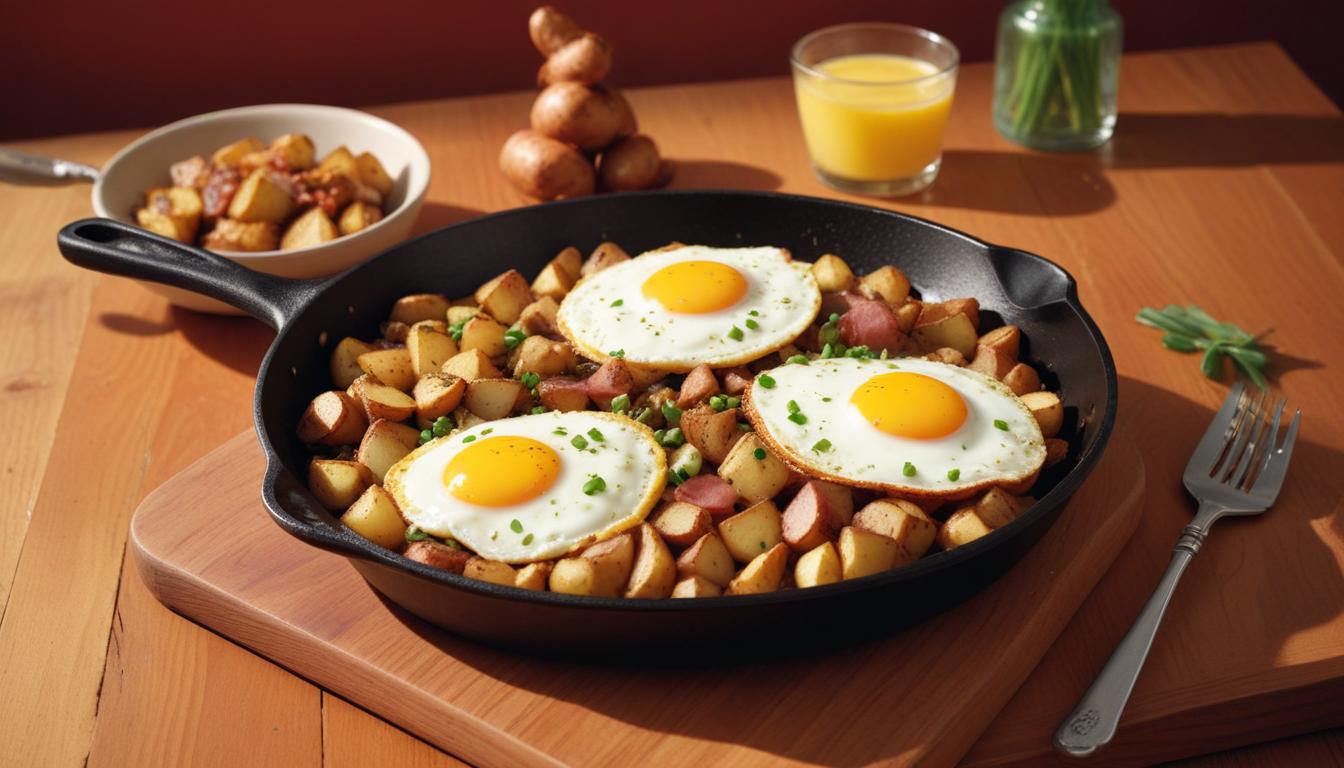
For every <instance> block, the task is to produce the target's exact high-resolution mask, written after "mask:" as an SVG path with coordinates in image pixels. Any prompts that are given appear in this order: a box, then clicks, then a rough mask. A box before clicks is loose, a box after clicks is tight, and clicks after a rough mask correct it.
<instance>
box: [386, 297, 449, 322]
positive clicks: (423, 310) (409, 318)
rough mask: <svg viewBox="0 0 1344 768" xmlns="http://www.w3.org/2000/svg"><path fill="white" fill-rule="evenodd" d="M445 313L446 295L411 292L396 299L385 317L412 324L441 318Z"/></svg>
mask: <svg viewBox="0 0 1344 768" xmlns="http://www.w3.org/2000/svg"><path fill="white" fill-rule="evenodd" d="M447 314H448V297H447V296H444V295H443V294H439V293H413V294H411V295H409V296H402V297H401V298H400V299H397V301H396V303H395V304H393V305H392V312H391V313H390V314H389V315H388V317H387V319H389V320H393V321H397V322H402V323H405V324H407V325H414V324H416V323H418V322H420V321H421V320H442V319H444V317H445V316H447ZM449 322H452V321H451V320H450V321H449Z"/></svg>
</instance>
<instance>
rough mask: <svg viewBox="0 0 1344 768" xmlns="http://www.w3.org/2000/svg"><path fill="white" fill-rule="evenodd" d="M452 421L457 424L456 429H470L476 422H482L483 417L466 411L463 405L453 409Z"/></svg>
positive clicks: (483, 420)
mask: <svg viewBox="0 0 1344 768" xmlns="http://www.w3.org/2000/svg"><path fill="white" fill-rule="evenodd" d="M453 423H454V424H456V425H457V428H458V429H471V428H472V427H474V426H476V425H477V424H484V423H485V419H482V418H481V417H480V416H477V415H476V414H474V413H472V412H471V411H468V410H467V409H466V407H465V406H464V407H460V408H458V409H457V410H456V411H453Z"/></svg>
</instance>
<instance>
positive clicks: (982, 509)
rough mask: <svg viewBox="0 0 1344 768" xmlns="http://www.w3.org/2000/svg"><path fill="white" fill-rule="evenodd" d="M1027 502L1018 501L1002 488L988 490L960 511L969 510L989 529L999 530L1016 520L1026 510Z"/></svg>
mask: <svg viewBox="0 0 1344 768" xmlns="http://www.w3.org/2000/svg"><path fill="white" fill-rule="evenodd" d="M1028 504H1029V501H1028V500H1026V499H1018V498H1016V497H1014V496H1012V495H1011V494H1009V493H1008V492H1006V491H1004V490H1003V489H1002V488H990V489H989V490H988V491H986V492H985V493H984V495H982V496H981V497H980V498H978V499H976V500H975V501H974V502H973V503H971V504H967V505H965V506H963V507H962V509H971V510H973V511H974V512H975V516H976V517H978V518H980V520H981V521H982V522H983V523H984V524H985V525H987V526H988V527H990V528H1001V527H1003V526H1005V525H1007V524H1008V523H1011V522H1012V521H1014V520H1016V519H1017V516H1018V514H1019V513H1020V512H1021V511H1022V510H1023V509H1026V507H1027V505H1028Z"/></svg>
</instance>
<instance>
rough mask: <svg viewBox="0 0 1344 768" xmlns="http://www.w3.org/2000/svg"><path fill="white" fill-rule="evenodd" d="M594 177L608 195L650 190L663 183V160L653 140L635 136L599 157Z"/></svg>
mask: <svg viewBox="0 0 1344 768" xmlns="http://www.w3.org/2000/svg"><path fill="white" fill-rule="evenodd" d="M597 173H598V178H599V180H600V181H601V182H602V188H603V189H605V190H609V191H611V192H626V191H632V190H639V189H651V188H652V187H655V186H658V184H659V183H660V182H661V181H662V173H663V160H662V156H661V155H659V154H658V145H656V144H654V143H653V139H650V138H649V137H648V136H645V135H643V134H635V135H634V136H631V137H629V138H627V139H622V140H621V141H620V142H618V143H616V144H613V145H612V146H611V147H610V148H609V149H607V151H606V152H603V153H602V157H601V158H600V159H599V160H598V163H597Z"/></svg>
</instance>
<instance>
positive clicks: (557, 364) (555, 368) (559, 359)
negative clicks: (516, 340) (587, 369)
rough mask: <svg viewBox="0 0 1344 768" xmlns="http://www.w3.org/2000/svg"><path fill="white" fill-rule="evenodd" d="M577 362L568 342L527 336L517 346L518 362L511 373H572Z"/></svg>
mask: <svg viewBox="0 0 1344 768" xmlns="http://www.w3.org/2000/svg"><path fill="white" fill-rule="evenodd" d="M578 364H579V358H578V356H577V355H575V354H574V348H573V347H571V346H570V345H569V342H567V341H551V340H550V339H548V338H546V337H544V336H528V337H527V338H526V339H523V343H522V344H520V345H519V346H518V362H517V363H516V364H515V365H514V366H513V375H515V376H517V375H519V374H521V373H523V372H525V371H531V372H532V373H535V374H537V375H539V376H558V375H560V374H562V373H573V372H574V370H575V368H576V367H577V366H578Z"/></svg>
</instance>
